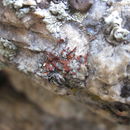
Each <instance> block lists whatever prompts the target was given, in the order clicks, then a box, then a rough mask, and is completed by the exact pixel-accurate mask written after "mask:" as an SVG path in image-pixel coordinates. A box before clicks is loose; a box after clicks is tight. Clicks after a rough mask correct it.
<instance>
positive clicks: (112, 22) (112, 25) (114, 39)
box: [105, 11, 130, 45]
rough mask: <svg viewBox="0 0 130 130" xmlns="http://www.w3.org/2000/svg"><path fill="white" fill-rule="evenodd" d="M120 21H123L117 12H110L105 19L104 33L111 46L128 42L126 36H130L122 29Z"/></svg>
mask: <svg viewBox="0 0 130 130" xmlns="http://www.w3.org/2000/svg"><path fill="white" fill-rule="evenodd" d="M122 21H123V19H122V18H121V17H120V15H119V13H118V12H117V11H114V12H112V13H111V14H110V15H109V16H108V17H106V18H105V22H106V24H107V29H106V32H107V33H108V35H107V38H106V39H107V41H108V42H109V43H112V44H113V45H119V44H120V43H122V42H123V41H125V40H129V39H128V34H130V32H129V31H128V30H127V29H124V28H123V27H122Z"/></svg>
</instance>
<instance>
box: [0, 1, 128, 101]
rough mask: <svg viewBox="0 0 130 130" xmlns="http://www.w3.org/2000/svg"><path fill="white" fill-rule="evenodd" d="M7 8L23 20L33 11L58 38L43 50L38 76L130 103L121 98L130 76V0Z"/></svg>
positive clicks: (22, 3) (14, 4) (12, 3)
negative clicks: (116, 9) (129, 25)
mask: <svg viewBox="0 0 130 130" xmlns="http://www.w3.org/2000/svg"><path fill="white" fill-rule="evenodd" d="M124 3H125V4H124ZM3 5H4V6H9V7H11V8H12V9H13V10H15V12H16V16H17V17H18V18H19V19H22V18H24V17H25V16H26V15H27V14H28V13H32V14H33V15H34V17H38V18H40V19H41V21H42V22H43V23H44V24H45V25H46V29H47V30H48V32H49V33H50V34H51V36H52V37H53V38H54V39H56V45H54V47H53V49H50V48H47V49H45V50H42V51H41V52H40V53H43V56H44V58H43V60H41V61H40V63H39V64H40V67H39V68H38V69H39V70H40V71H39V72H37V74H38V75H40V76H42V77H43V78H46V79H48V80H49V81H52V82H54V83H55V84H56V85H58V86H60V87H62V86H63V87H67V88H73V87H74V88H87V89H88V91H90V92H92V93H94V94H95V95H98V96H99V97H100V98H101V99H103V100H110V99H111V100H114V101H120V102H126V101H127V102H130V100H129V99H128V98H124V97H122V96H121V95H122V91H123V92H124V90H123V89H125V88H124V87H123V86H124V85H125V84H126V78H128V77H129V75H130V74H129V70H128V66H129V64H130V44H129V42H130V31H129V27H127V24H128V21H127V20H128V19H130V15H129V14H128V13H129V12H128V11H129V10H130V6H127V8H126V7H125V6H124V5H130V2H129V0H126V1H125V0H122V1H119V2H117V1H116V0H111V1H109V0H78V1H77V0H59V1H58V0H48V1H47V0H45V1H43V0H36V1H35V0H3ZM42 5H43V7H42ZM114 7H115V8H116V7H117V8H118V11H115V9H114ZM125 10H127V11H125ZM27 29H28V28H27ZM2 40H3V39H0V41H1V42H2ZM1 42H0V43H1ZM9 44H10V43H9ZM43 46H44V44H43ZM52 46H53V45H52ZM5 48H6V47H5ZM26 48H27V47H26ZM2 49H3V44H2ZM9 49H12V50H15V49H14V48H9ZM28 49H29V47H28ZM31 51H35V48H34V50H31ZM11 54H12V52H11ZM2 55H5V53H4V54H3V53H2ZM19 64H21V63H19ZM38 69H37V70H38ZM124 81H125V82H124ZM104 88H105V89H104ZM99 89H100V92H99Z"/></svg>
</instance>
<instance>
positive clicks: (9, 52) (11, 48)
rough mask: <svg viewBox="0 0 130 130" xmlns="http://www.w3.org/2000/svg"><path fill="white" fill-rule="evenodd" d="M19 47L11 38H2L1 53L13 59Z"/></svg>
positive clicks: (0, 42) (0, 39)
mask: <svg viewBox="0 0 130 130" xmlns="http://www.w3.org/2000/svg"><path fill="white" fill-rule="evenodd" d="M16 50H17V47H16V46H15V45H14V44H13V43H12V42H11V41H9V40H7V39H4V38H0V55H2V56H4V57H6V58H8V59H9V60H12V59H13V57H14V56H15V54H16Z"/></svg>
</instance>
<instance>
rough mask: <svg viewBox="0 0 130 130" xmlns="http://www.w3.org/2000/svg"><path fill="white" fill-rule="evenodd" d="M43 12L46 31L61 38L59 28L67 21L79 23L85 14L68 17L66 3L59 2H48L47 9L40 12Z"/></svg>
mask: <svg viewBox="0 0 130 130" xmlns="http://www.w3.org/2000/svg"><path fill="white" fill-rule="evenodd" d="M41 11H43V12H44V18H43V22H44V23H46V26H47V29H48V30H49V32H51V34H52V35H53V36H55V37H56V38H57V37H61V35H62V31H61V26H62V25H63V24H64V23H66V22H67V21H75V22H78V23H81V22H82V20H83V19H84V18H85V17H86V14H81V13H74V14H71V15H70V12H69V7H68V3H67V2H62V1H60V2H59V3H58V4H55V3H53V2H52V1H51V2H50V7H49V9H48V10H47V9H43V10H41Z"/></svg>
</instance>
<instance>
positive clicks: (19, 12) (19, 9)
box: [3, 0, 36, 18]
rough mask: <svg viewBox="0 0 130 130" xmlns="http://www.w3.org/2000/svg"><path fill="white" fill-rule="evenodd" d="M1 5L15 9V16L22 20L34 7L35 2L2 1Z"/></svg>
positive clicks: (31, 0)
mask: <svg viewBox="0 0 130 130" xmlns="http://www.w3.org/2000/svg"><path fill="white" fill-rule="evenodd" d="M3 5H4V6H9V7H11V8H14V9H16V16H17V17H18V18H22V17H24V15H26V14H27V13H29V11H30V10H31V9H32V8H34V7H35V6H36V2H35V0H3ZM24 6H28V7H24Z"/></svg>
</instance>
